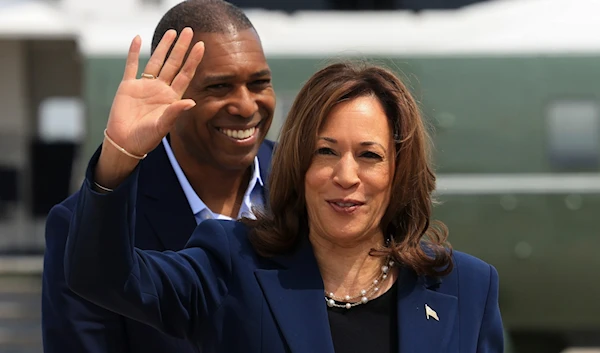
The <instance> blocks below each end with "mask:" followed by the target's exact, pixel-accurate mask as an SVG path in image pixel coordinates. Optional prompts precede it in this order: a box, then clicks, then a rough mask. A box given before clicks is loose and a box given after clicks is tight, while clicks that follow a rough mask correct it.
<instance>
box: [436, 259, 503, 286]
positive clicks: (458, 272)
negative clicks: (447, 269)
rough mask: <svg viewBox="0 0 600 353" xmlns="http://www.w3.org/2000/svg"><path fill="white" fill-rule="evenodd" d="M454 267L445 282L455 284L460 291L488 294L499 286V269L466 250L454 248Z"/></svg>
mask: <svg viewBox="0 0 600 353" xmlns="http://www.w3.org/2000/svg"><path fill="white" fill-rule="evenodd" d="M452 260H453V263H454V268H453V270H452V272H451V273H450V274H449V275H448V276H447V277H446V279H444V282H447V281H449V282H451V283H454V284H455V288H456V290H457V291H458V292H459V293H462V294H465V293H467V292H469V293H472V294H473V295H478V294H480V295H482V296H487V294H488V292H489V290H490V288H493V287H497V286H498V271H497V270H496V268H494V266H493V265H491V264H489V263H487V262H485V261H483V260H481V259H479V258H477V257H475V256H473V255H470V254H467V253H464V252H461V251H457V250H453V251H452Z"/></svg>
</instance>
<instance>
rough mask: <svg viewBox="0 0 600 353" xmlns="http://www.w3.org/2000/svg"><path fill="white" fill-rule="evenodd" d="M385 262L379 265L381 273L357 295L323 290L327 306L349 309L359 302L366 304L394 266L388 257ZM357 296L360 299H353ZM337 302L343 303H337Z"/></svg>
mask: <svg viewBox="0 0 600 353" xmlns="http://www.w3.org/2000/svg"><path fill="white" fill-rule="evenodd" d="M386 262H387V265H383V266H381V274H380V275H379V276H378V277H377V278H376V279H375V280H373V283H371V285H370V286H369V288H367V289H362V290H361V291H360V292H359V294H358V295H355V296H349V295H346V296H345V297H343V298H341V297H338V296H336V295H335V294H333V292H329V293H327V291H325V302H326V303H327V306H329V307H336V308H346V309H350V308H352V307H355V306H357V305H360V304H366V303H367V302H368V301H369V299H370V298H373V297H374V296H375V295H376V294H377V292H379V285H380V284H382V283H383V282H384V281H385V280H386V279H387V278H388V272H389V271H390V268H392V267H393V266H394V261H393V260H390V259H389V258H388V259H387V260H386ZM358 298H360V299H359V300H356V301H353V300H355V299H358ZM337 302H345V303H344V304H338V303H337Z"/></svg>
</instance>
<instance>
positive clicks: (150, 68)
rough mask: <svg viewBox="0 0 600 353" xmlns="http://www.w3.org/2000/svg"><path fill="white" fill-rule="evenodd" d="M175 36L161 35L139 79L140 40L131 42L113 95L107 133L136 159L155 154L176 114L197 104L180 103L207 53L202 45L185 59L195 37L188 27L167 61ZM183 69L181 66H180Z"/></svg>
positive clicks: (183, 100)
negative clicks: (123, 68) (142, 75)
mask: <svg viewBox="0 0 600 353" xmlns="http://www.w3.org/2000/svg"><path fill="white" fill-rule="evenodd" d="M176 36H177V34H176V33H175V31H174V30H170V31H168V32H167V33H165V35H164V36H163V38H162V40H161V42H160V43H159V44H158V46H157V47H156V49H155V51H154V53H153V55H152V57H151V58H150V60H149V61H148V64H147V65H146V68H145V69H144V76H148V77H150V78H146V77H142V78H140V79H138V78H136V75H137V71H138V61H139V52H140V47H141V40H140V38H139V37H137V36H136V38H134V40H133V41H132V43H131V47H130V49H129V54H128V56H127V64H126V67H125V73H124V75H123V80H122V81H121V84H120V85H119V88H118V90H117V93H116V95H115V98H114V101H113V104H112V107H111V110H110V115H109V119H108V123H107V134H108V135H109V136H110V138H111V139H112V140H113V141H115V142H116V143H117V144H118V145H119V146H121V147H123V148H124V149H125V150H127V151H128V152H130V153H132V154H135V155H140V156H141V155H144V154H146V153H148V152H150V151H151V150H153V149H154V148H155V147H156V146H157V145H158V144H159V143H160V140H161V139H162V138H163V137H164V136H165V135H166V134H167V133H168V132H169V130H170V129H171V127H172V126H173V124H174V122H175V119H176V118H177V116H178V115H179V114H180V113H181V112H182V111H183V110H186V109H189V108H192V107H193V106H194V105H195V102H194V101H192V100H190V99H181V98H182V97H183V94H184V92H185V90H186V89H187V87H188V86H189V84H190V82H191V80H192V78H193V77H194V73H195V72H196V68H197V67H198V64H199V63H200V61H201V60H202V56H203V54H204V45H203V43H202V42H198V43H196V44H195V45H194V46H193V47H192V49H191V50H190V51H189V55H188V57H187V59H186V60H185V63H184V58H185V55H186V53H187V52H188V48H189V46H190V43H191V41H192V38H193V31H192V30H191V29H190V28H185V29H184V30H183V31H182V32H181V33H180V35H179V39H178V40H177V43H176V44H175V46H174V47H173V49H172V50H171V53H170V55H169V57H168V58H167V59H166V60H165V58H166V56H167V53H168V51H169V49H170V47H171V45H172V43H173V41H174V40H175V37H176ZM182 65H183V66H182Z"/></svg>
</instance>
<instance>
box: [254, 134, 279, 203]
mask: <svg viewBox="0 0 600 353" xmlns="http://www.w3.org/2000/svg"><path fill="white" fill-rule="evenodd" d="M274 149H275V145H274V143H273V142H272V141H268V140H265V141H264V142H263V143H262V144H261V145H260V148H259V149H258V154H257V156H258V166H259V169H260V178H261V179H262V181H263V183H264V187H263V200H264V201H265V209H267V210H268V209H269V208H270V199H269V174H270V172H271V160H272V159H273V150H274Z"/></svg>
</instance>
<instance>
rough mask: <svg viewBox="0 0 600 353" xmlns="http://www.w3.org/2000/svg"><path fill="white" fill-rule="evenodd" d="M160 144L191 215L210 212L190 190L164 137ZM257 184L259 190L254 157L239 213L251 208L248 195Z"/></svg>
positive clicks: (257, 165)
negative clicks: (206, 210) (243, 205)
mask: <svg viewBox="0 0 600 353" xmlns="http://www.w3.org/2000/svg"><path fill="white" fill-rule="evenodd" d="M162 142H163V145H164V146H165V151H166V152H167V156H168V157H169V161H170V162H171V166H173V171H175V175H176V176H177V180H179V184H180V185H181V188H182V189H183V193H184V194H185V197H186V199H187V200H188V203H189V205H190V209H191V210H192V213H193V214H194V215H197V214H199V213H200V212H201V211H202V210H203V209H208V210H209V211H211V210H210V209H209V208H208V207H207V206H206V204H205V203H204V202H203V201H202V199H200V197H199V196H198V194H196V192H195V191H194V189H193V188H192V185H191V184H190V182H189V180H188V179H187V177H186V176H185V174H184V173H183V170H182V169H181V166H180V165H179V162H177V159H176V158H175V155H174V154H173V150H172V149H171V145H170V144H169V141H168V140H167V138H166V137H164V138H163V140H162ZM257 184H258V185H260V187H261V188H262V187H264V183H263V180H262V178H261V176H260V164H259V161H258V156H256V157H254V163H253V165H252V177H251V178H250V182H249V183H248V189H247V190H246V193H245V194H244V200H243V204H245V205H246V207H245V208H244V209H240V213H241V212H242V211H246V212H247V211H248V210H245V209H246V208H249V207H250V206H251V205H250V204H249V203H250V201H249V200H250V194H251V193H252V191H253V190H254V189H255V187H256V186H257ZM211 213H212V214H213V216H214V218H220V219H230V218H229V217H226V216H223V215H220V214H216V213H214V212H212V211H211Z"/></svg>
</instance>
